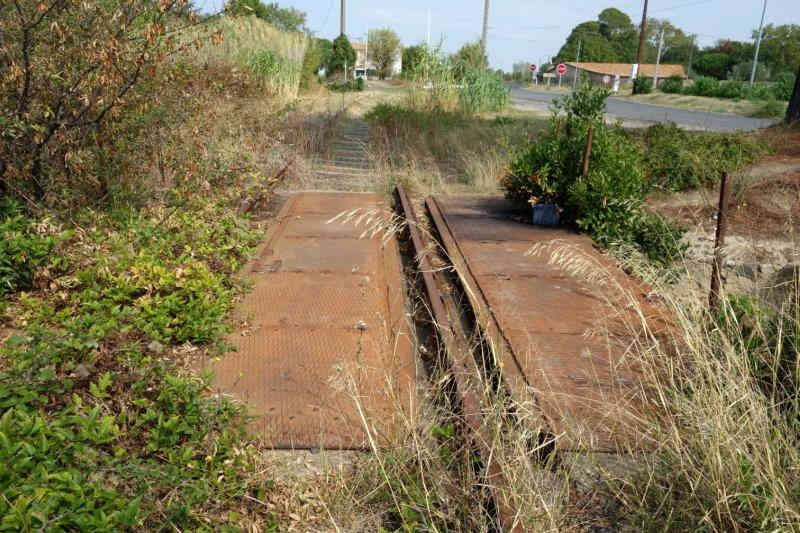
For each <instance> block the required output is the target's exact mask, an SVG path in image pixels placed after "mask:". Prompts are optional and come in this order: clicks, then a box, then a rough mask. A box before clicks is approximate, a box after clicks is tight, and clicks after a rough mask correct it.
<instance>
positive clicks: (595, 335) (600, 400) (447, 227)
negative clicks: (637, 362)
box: [427, 196, 643, 451]
mask: <svg viewBox="0 0 800 533" xmlns="http://www.w3.org/2000/svg"><path fill="white" fill-rule="evenodd" d="M427 206H428V209H429V212H430V214H431V216H432V218H433V221H434V223H435V225H436V228H437V230H438V232H439V234H440V237H441V239H442V241H443V244H444V246H445V248H446V251H447V253H448V255H449V256H450V259H451V261H452V262H453V264H454V266H455V267H456V269H457V271H458V273H459V276H460V278H461V280H462V283H463V284H464V286H465V289H466V292H467V294H468V296H469V298H470V302H471V304H472V306H473V308H474V309H475V312H476V317H477V319H478V320H479V322H480V323H481V327H483V328H484V329H485V330H486V332H487V334H488V335H489V337H490V338H491V340H492V345H493V351H494V352H495V358H496V361H497V364H498V366H499V367H500V368H501V370H502V377H503V380H504V382H505V383H506V385H507V387H508V389H509V392H510V394H511V396H512V398H513V399H514V400H515V402H517V403H518V405H520V406H521V408H522V409H527V407H524V406H528V407H529V408H530V413H536V414H535V415H534V416H538V417H542V416H543V417H544V418H545V422H546V424H547V425H548V426H549V427H550V429H551V431H552V433H553V435H554V436H555V438H556V441H557V446H558V447H560V449H591V450H596V451H613V450H615V449H618V447H619V446H624V445H626V444H631V439H633V438H635V437H634V436H633V432H631V431H630V428H631V424H633V423H634V422H635V418H636V416H637V415H636V413H637V412H639V406H640V405H641V399H642V390H643V387H642V380H641V378H640V376H639V374H638V373H637V371H636V369H635V367H634V365H633V364H631V363H629V362H626V360H625V357H624V356H625V351H626V345H625V344H624V342H620V341H619V340H618V339H615V338H613V336H609V335H603V332H604V330H606V329H605V326H608V327H609V328H610V329H612V330H613V329H614V328H619V327H621V326H622V327H624V324H623V322H624V318H625V317H623V316H622V315H624V314H625V313H628V312H629V311H627V310H625V309H623V308H622V307H624V306H623V305H621V306H618V308H617V309H609V306H608V303H607V301H606V299H605V298H601V297H598V294H597V293H596V291H594V290H592V288H591V283H587V282H586V281H585V280H582V279H581V278H580V276H576V275H574V273H573V275H571V274H569V273H568V272H567V270H568V269H567V268H565V267H564V266H558V265H555V264H552V262H551V261H550V258H551V257H550V254H551V253H552V251H551V252H546V251H545V252H544V253H541V254H536V255H533V256H526V252H527V251H528V250H530V249H531V248H532V246H533V245H535V244H536V243H546V242H552V241H554V240H555V239H558V240H559V246H558V247H559V248H560V249H562V250H563V249H564V247H565V246H569V247H572V248H573V250H576V251H579V253H580V254H585V257H588V258H590V259H591V260H592V261H594V262H596V263H597V264H599V265H604V266H607V267H608V268H609V269H612V270H617V272H616V273H614V274H613V275H614V276H615V278H616V279H618V280H620V283H622V285H623V286H626V287H627V288H630V289H632V290H633V291H637V290H639V289H640V287H637V286H635V284H628V282H627V281H626V280H625V279H626V277H625V276H624V274H622V272H621V271H619V270H618V269H617V268H616V266H615V265H613V263H611V262H610V261H609V260H608V259H607V258H605V257H602V256H601V254H600V253H599V252H597V251H596V250H595V249H594V248H593V247H592V244H591V241H590V240H589V239H588V238H586V237H584V236H580V235H578V234H575V233H572V232H569V231H566V230H560V229H547V228H539V227H535V226H532V225H530V224H525V223H521V222H516V221H515V220H514V219H513V217H512V215H513V214H514V213H515V211H514V209H513V207H512V206H511V205H510V204H509V203H507V202H506V201H505V200H503V199H501V198H486V197H444V196H440V197H435V198H431V199H429V200H428V202H427ZM640 296H641V294H639V295H638V297H640ZM620 313H621V314H620ZM609 318H612V320H610V321H609V320H607V319H609ZM628 318H630V317H628ZM606 331H607V330H606ZM524 414H525V413H523V415H524Z"/></svg>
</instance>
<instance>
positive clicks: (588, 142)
mask: <svg viewBox="0 0 800 533" xmlns="http://www.w3.org/2000/svg"><path fill="white" fill-rule="evenodd" d="M592 143H594V124H589V135H588V137H587V139H586V151H584V152H583V172H582V173H581V175H582V176H583V177H584V178H585V177H586V176H588V175H589V158H590V157H592Z"/></svg>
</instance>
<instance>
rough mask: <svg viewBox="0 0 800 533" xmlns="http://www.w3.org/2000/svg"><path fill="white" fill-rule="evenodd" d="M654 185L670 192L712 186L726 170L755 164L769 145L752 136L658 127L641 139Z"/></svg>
mask: <svg viewBox="0 0 800 533" xmlns="http://www.w3.org/2000/svg"><path fill="white" fill-rule="evenodd" d="M641 139H642V146H643V149H644V153H645V159H644V161H645V169H646V173H647V177H648V182H649V184H650V185H651V186H654V187H659V188H662V189H666V190H671V191H682V190H686V189H691V188H696V187H701V186H708V185H713V184H714V183H717V182H718V181H719V177H720V175H721V173H722V172H723V171H728V172H736V171H737V170H740V169H742V168H744V167H745V166H747V165H750V164H752V163H755V162H756V161H758V160H759V159H761V157H763V156H764V155H765V154H766V153H768V151H769V148H768V146H767V145H766V144H765V143H764V142H762V141H759V140H757V139H755V138H753V137H752V136H747V135H741V134H727V135H724V134H718V133H705V132H691V133H690V132H687V131H685V130H682V129H680V128H678V127H677V126H676V125H675V124H656V125H654V126H651V127H650V128H648V129H647V130H645V131H644V133H643V134H642V136H641Z"/></svg>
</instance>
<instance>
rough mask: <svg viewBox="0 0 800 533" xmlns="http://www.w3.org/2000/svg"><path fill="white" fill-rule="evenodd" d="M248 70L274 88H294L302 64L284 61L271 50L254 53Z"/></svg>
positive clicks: (298, 79)
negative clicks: (274, 86)
mask: <svg viewBox="0 0 800 533" xmlns="http://www.w3.org/2000/svg"><path fill="white" fill-rule="evenodd" d="M249 66H250V70H251V71H252V72H253V74H255V75H256V76H257V77H259V78H264V79H265V80H269V82H270V83H271V84H273V85H276V86H281V85H285V86H291V87H296V86H297V85H298V84H299V83H300V76H301V73H302V69H303V64H302V63H299V62H297V61H292V60H289V59H286V58H285V57H283V56H281V55H279V54H278V53H277V52H275V51H273V50H262V51H260V52H256V53H254V54H253V56H252V57H251V58H250V62H249Z"/></svg>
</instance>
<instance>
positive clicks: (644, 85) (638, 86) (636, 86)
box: [633, 76, 653, 94]
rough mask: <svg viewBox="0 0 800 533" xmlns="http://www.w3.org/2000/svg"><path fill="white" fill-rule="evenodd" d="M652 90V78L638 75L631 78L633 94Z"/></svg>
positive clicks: (648, 92)
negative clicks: (633, 78)
mask: <svg viewBox="0 0 800 533" xmlns="http://www.w3.org/2000/svg"><path fill="white" fill-rule="evenodd" d="M652 92H653V80H651V79H650V78H645V77H644V76H640V77H638V78H636V79H635V80H633V94H650V93H652Z"/></svg>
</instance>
